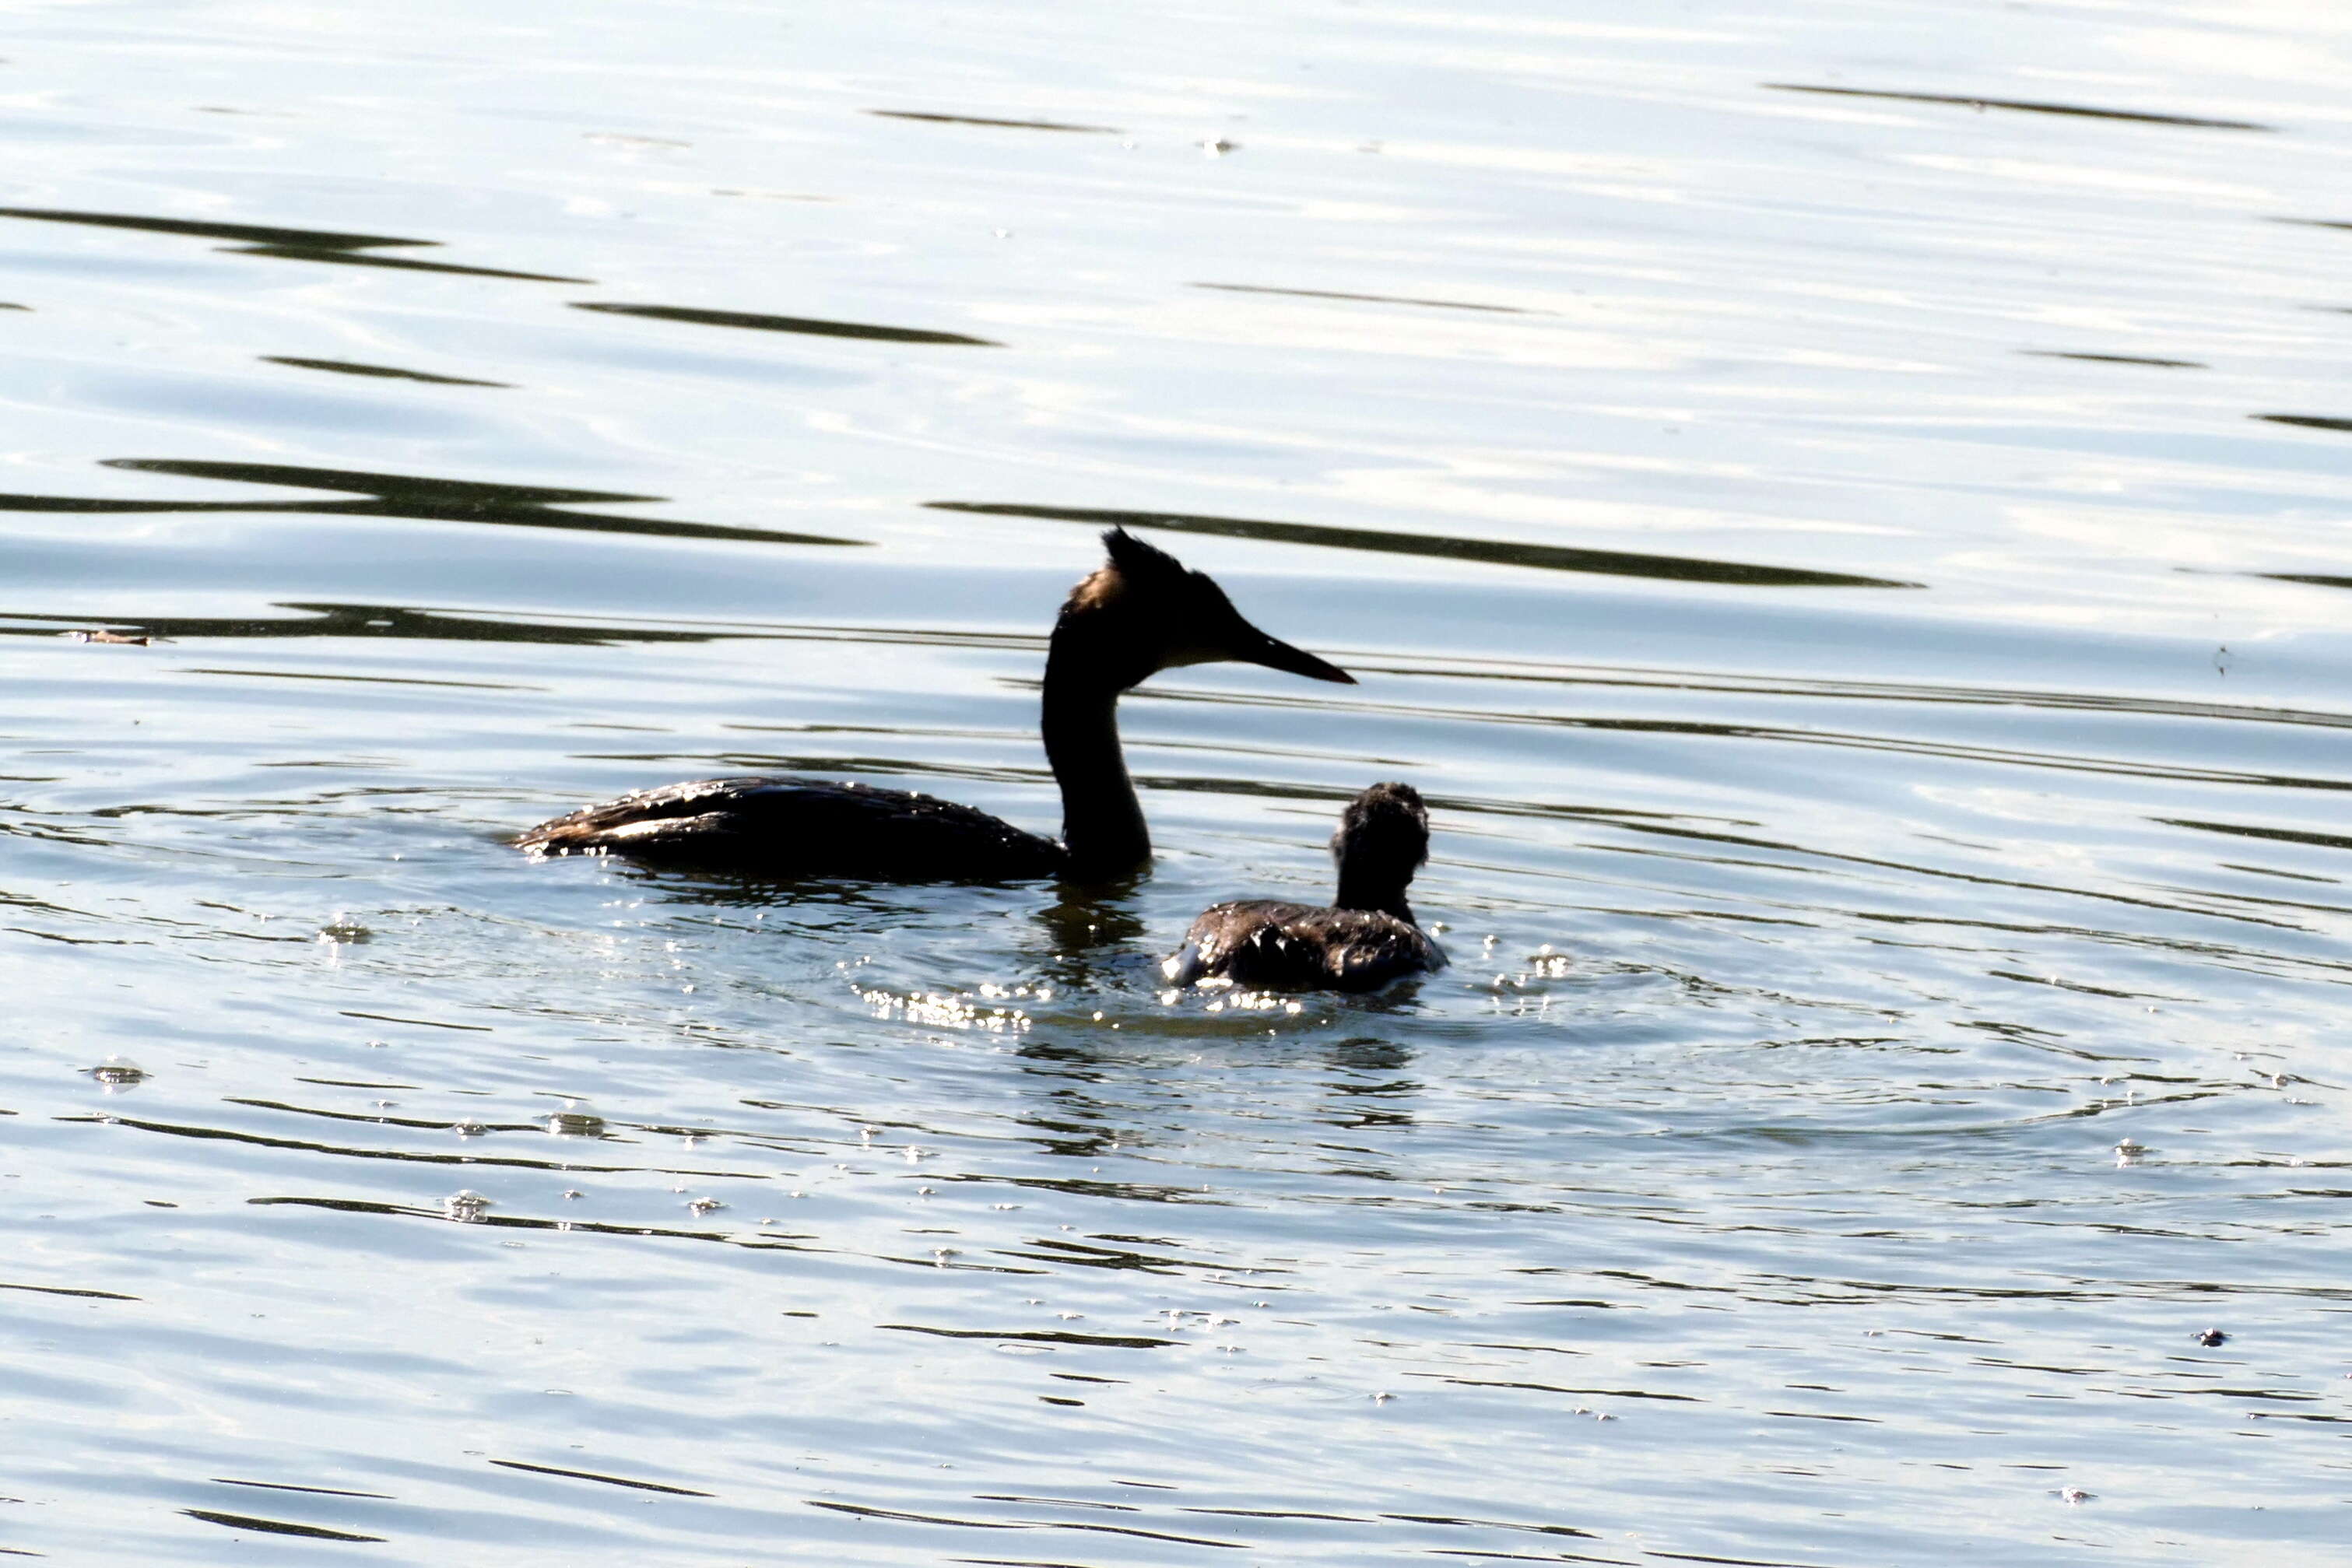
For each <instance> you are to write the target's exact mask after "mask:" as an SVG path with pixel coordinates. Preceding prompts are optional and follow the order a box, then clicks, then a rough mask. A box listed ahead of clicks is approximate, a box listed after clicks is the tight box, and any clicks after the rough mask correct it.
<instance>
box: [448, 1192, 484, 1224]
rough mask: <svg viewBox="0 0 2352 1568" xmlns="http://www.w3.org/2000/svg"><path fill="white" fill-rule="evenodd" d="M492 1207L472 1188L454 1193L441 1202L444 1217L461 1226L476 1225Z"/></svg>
mask: <svg viewBox="0 0 2352 1568" xmlns="http://www.w3.org/2000/svg"><path fill="white" fill-rule="evenodd" d="M491 1207H493V1206H492V1205H491V1203H490V1200H489V1199H488V1198H487V1197H483V1196H482V1195H481V1194H480V1193H478V1192H476V1191H475V1190H474V1189H473V1188H471V1187H466V1188H463V1189H461V1190H459V1191H457V1192H453V1193H451V1194H450V1195H449V1196H448V1197H445V1198H443V1199H442V1200H441V1213H442V1217H443V1218H447V1219H454V1220H456V1221H457V1223H458V1224H460V1225H471V1224H474V1223H475V1222H476V1221H478V1220H479V1219H480V1218H482V1216H484V1215H486V1214H488V1212H489V1211H490V1209H491Z"/></svg>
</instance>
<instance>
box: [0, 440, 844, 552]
mask: <svg viewBox="0 0 2352 1568" xmlns="http://www.w3.org/2000/svg"><path fill="white" fill-rule="evenodd" d="M106 466H107V467H109V468H123V469H129V470H131V471H132V472H134V473H140V474H168V475H172V476H175V477H178V478H183V479H219V480H223V481H226V482H230V483H236V484H245V485H283V486H293V487H295V488H299V489H305V490H341V491H345V492H356V493H357V494H360V495H362V496H366V497H370V498H369V499H367V500H363V501H316V500H310V501H133V500H110V499H108V498H105V497H96V496H23V495H13V496H12V495H0V512H103V513H131V512H300V513H304V514H308V515H310V516H313V517H407V518H412V519H415V520H416V521H419V522H437V523H492V524H499V525H501V526H504V527H507V528H566V529H570V530H572V531H573V532H575V533H601V534H645V535H650V536H653V537H656V538H684V539H731V540H736V541H740V542H742V543H747V544H785V545H862V544H865V543H866V542H867V541H866V540H864V539H846V538H835V537H833V536H831V535H827V534H791V533H783V532H781V531H779V530H775V529H771V528H729V527H726V526H723V525H720V524H716V523H686V522H674V521H671V520H669V519H667V518H655V517H605V516H604V515H602V514H600V513H595V512H575V511H570V510H566V509H565V507H567V506H568V505H570V504H572V503H578V502H585V501H601V502H605V503H607V504H610V503H614V502H623V501H629V502H637V501H660V500H664V499H667V497H661V496H631V495H623V494H619V493H617V492H613V491H605V490H555V489H547V488H543V487H541V486H532V485H499V484H485V483H483V482H481V481H479V480H473V479H436V478H431V477H429V476H424V475H416V474H362V473H358V472H354V471H352V470H349V469H341V468H306V467H300V466H298V465H293V464H289V463H211V462H202V461H185V460H181V459H177V458H163V457H117V458H110V459H108V460H107V462H106Z"/></svg>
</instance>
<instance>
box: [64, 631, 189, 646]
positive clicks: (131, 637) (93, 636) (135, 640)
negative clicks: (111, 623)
mask: <svg viewBox="0 0 2352 1568" xmlns="http://www.w3.org/2000/svg"><path fill="white" fill-rule="evenodd" d="M63 635H64V636H65V638H66V640H67V641H68V642H72V643H113V644H115V645H116V646H118V647H124V648H144V647H147V646H148V645H149V644H151V643H162V642H166V641H169V639H167V638H163V637H157V636H153V635H151V634H149V633H147V632H108V631H104V630H99V631H94V632H65V633H63Z"/></svg>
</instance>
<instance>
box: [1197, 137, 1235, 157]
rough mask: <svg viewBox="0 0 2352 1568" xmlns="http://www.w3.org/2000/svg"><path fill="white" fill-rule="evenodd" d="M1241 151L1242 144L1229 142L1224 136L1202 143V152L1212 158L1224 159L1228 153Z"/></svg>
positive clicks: (1211, 138)
mask: <svg viewBox="0 0 2352 1568" xmlns="http://www.w3.org/2000/svg"><path fill="white" fill-rule="evenodd" d="M1241 150H1242V144H1241V143H1240V142H1238V141H1226V140H1225V139H1224V138H1223V137H1222V136H1212V137H1210V138H1209V139H1208V140H1207V141H1203V142H1202V143H1201V151H1202V152H1205V153H1207V154H1208V155H1209V156H1210V157H1212V158H1222V157H1223V156H1224V155H1225V154H1226V153H1228V152H1240V151H1241Z"/></svg>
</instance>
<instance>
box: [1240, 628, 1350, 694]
mask: <svg viewBox="0 0 2352 1568" xmlns="http://www.w3.org/2000/svg"><path fill="white" fill-rule="evenodd" d="M1243 625H1244V628H1245V629H1246V631H1247V632H1248V633H1249V635H1248V636H1247V637H1246V638H1245V639H1243V640H1242V642H1241V645H1240V646H1238V647H1236V648H1234V651H1233V652H1232V653H1229V654H1227V655H1226V657H1228V658H1232V659H1238V660H1240V661H1242V662H1243V663H1244V664H1264V665H1265V667H1266V668H1267V669H1269V670H1283V671H1286V672H1287V673H1289V674H1294V675H1305V676H1306V677H1307V679H1308V680H1310V681H1333V682H1337V683H1338V684H1339V685H1343V686H1352V685H1355V684H1356V677H1355V676H1353V675H1351V674H1349V673H1348V672H1347V671H1345V670H1343V669H1341V668H1340V667H1339V665H1337V664H1327V663H1326V662H1324V661H1323V660H1321V659H1318V658H1317V657H1316V656H1315V655H1314V654H1312V653H1308V652H1307V650H1306V649H1304V648H1294V647H1292V646H1291V645H1290V644H1289V643H1285V642H1283V641H1282V640H1281V639H1280V638H1277V637H1269V636H1267V635H1266V634H1265V632H1261V631H1259V630H1258V629H1257V628H1256V627H1255V626H1251V625H1249V624H1248V622H1243Z"/></svg>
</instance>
